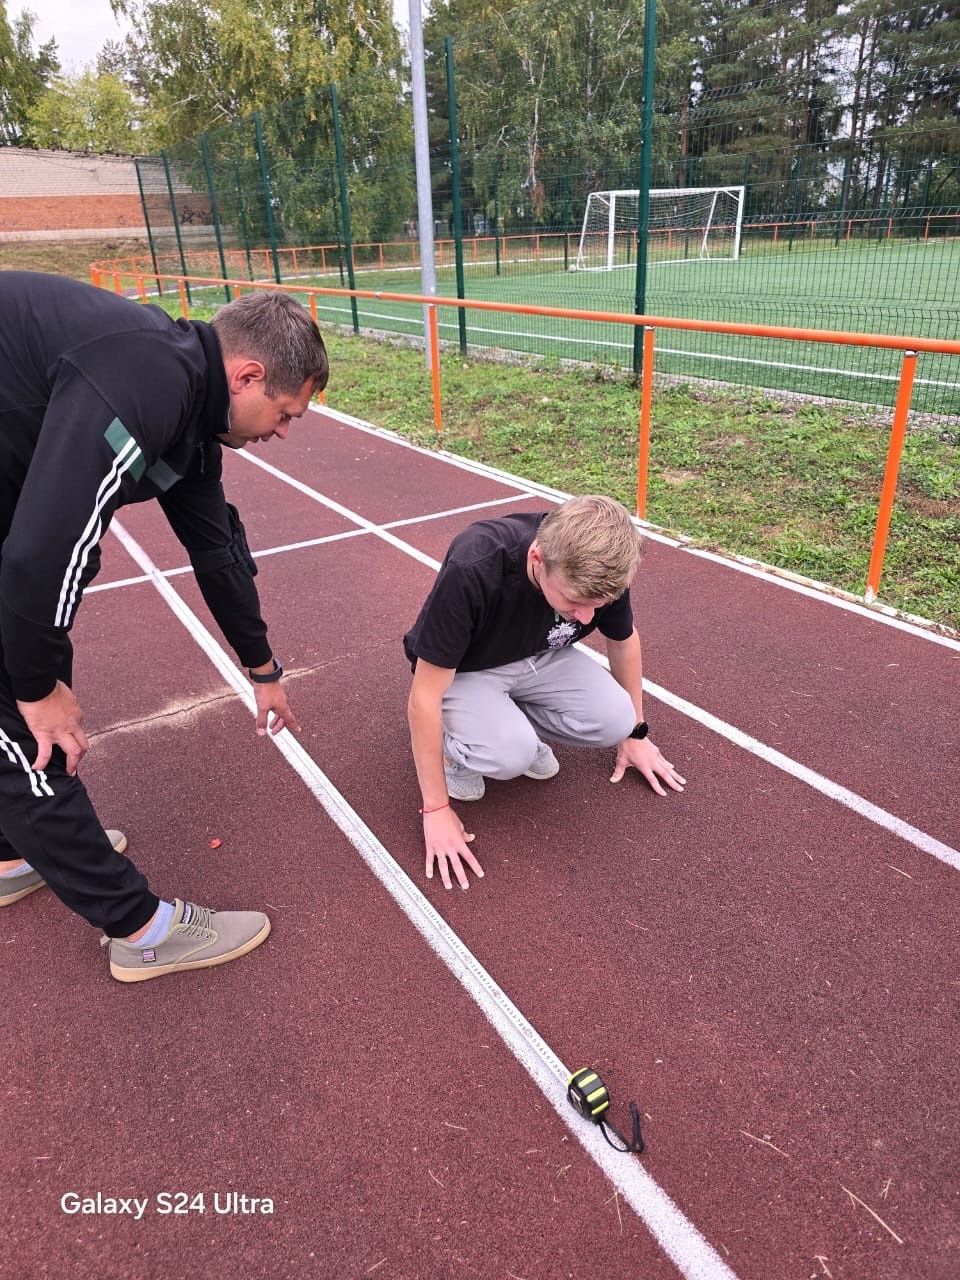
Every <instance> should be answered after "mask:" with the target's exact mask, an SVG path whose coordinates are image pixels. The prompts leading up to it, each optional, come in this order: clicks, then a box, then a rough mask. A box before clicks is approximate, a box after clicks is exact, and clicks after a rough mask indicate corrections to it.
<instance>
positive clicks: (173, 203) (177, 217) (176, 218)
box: [160, 151, 193, 302]
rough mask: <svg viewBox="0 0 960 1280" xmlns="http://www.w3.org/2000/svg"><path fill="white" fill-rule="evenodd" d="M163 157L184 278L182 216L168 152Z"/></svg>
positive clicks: (189, 299)
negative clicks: (178, 207) (179, 212)
mask: <svg viewBox="0 0 960 1280" xmlns="http://www.w3.org/2000/svg"><path fill="white" fill-rule="evenodd" d="M160 154H161V156H163V171H164V173H165V174H166V175H167V194H168V195H169V197H170V212H171V213H172V214H173V229H174V231H175V232H176V235H177V248H178V249H179V250H180V269H181V270H182V272H183V274H184V276H186V274H187V260H186V258H185V257H184V256H183V237H182V236H181V235H180V215H179V214H178V213H177V202H176V200H175V199H174V197H173V178H172V177H171V175H170V161H169V159H168V157H167V153H166V151H161V152H160ZM187 301H188V302H192V301H193V299H192V298H191V297H190V286H189V284H188V285H187Z"/></svg>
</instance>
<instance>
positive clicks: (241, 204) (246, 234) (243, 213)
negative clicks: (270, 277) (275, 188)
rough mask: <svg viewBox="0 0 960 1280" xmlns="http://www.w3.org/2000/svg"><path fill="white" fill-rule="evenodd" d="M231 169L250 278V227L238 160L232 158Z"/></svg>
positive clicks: (251, 275) (251, 274)
mask: <svg viewBox="0 0 960 1280" xmlns="http://www.w3.org/2000/svg"><path fill="white" fill-rule="evenodd" d="M233 171H234V174H235V175H236V179H237V208H238V209H239V210H240V230H241V231H242V232H243V248H244V251H245V252H246V255H247V275H248V276H249V277H250V279H251V280H252V279H253V259H252V258H251V257H250V228H249V227H248V226H247V209H246V202H245V201H244V198H243V183H242V182H241V181H240V161H239V160H234V162H233Z"/></svg>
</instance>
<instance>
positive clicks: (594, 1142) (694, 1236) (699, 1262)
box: [111, 520, 736, 1280]
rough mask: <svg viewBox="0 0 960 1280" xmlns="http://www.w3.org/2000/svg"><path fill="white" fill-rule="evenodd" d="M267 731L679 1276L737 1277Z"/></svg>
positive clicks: (170, 598) (307, 759)
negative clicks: (573, 1094)
mask: <svg viewBox="0 0 960 1280" xmlns="http://www.w3.org/2000/svg"><path fill="white" fill-rule="evenodd" d="M111 528H112V530H113V532H114V533H115V534H116V536H117V537H118V538H119V539H120V542H121V543H122V544H123V546H124V548H125V549H126V551H127V553H128V554H129V555H130V556H131V557H132V558H133V560H134V561H135V562H136V563H137V564H138V565H139V566H140V567H141V569H143V571H144V573H145V574H146V575H147V576H148V577H149V578H150V580H151V581H152V582H153V584H154V586H155V587H156V589H157V590H158V591H159V592H160V595H161V596H162V597H163V599H164V600H165V601H166V603H167V604H168V606H169V607H170V609H171V610H172V611H173V613H174V614H175V615H176V617H177V618H178V619H179V621H180V622H181V623H182V624H183V626H184V627H185V628H186V630H187V631H188V632H189V634H190V636H191V637H192V638H193V639H194V640H195V641H196V643H197V644H198V645H199V646H200V648H201V649H202V650H203V652H204V653H205V654H206V655H207V657H208V658H209V659H210V661H211V662H212V663H213V665H214V667H215V668H216V669H217V671H218V672H219V673H220V675H221V676H222V678H223V679H224V680H225V681H226V683H227V684H228V685H230V687H231V688H232V689H234V690H235V691H236V693H237V694H238V695H239V696H240V698H241V700H242V701H243V703H244V705H245V706H246V708H247V710H248V711H251V712H253V713H255V712H256V704H255V700H254V697H253V694H252V691H251V687H250V684H249V682H248V681H247V680H246V679H245V678H244V676H243V675H242V674H241V673H240V671H239V670H238V669H237V667H236V666H235V665H234V663H233V662H232V660H231V659H230V657H229V656H228V654H227V653H226V651H225V650H224V649H223V648H222V647H221V645H220V644H219V643H218V642H217V641H216V640H215V639H214V637H213V636H212V635H211V634H210V632H209V631H208V630H207V628H206V627H205V626H204V625H203V623H202V622H201V621H200V619H199V618H198V617H197V616H196V614H194V613H193V611H192V610H191V609H190V608H189V607H188V605H187V604H186V603H185V602H184V601H183V600H182V599H181V598H180V596H179V595H177V593H176V591H174V589H173V587H172V586H171V585H170V583H169V582H168V581H167V579H166V578H165V577H164V575H163V574H162V573H160V572H159V570H158V569H157V568H156V567H155V566H154V565H153V564H152V562H151V561H150V559H149V557H148V556H147V554H146V552H144V551H143V549H142V548H141V547H140V546H139V545H138V544H137V543H136V542H135V541H134V539H133V538H132V537H131V536H130V535H129V534H128V533H127V531H126V530H125V529H124V528H123V526H122V525H121V524H120V522H119V521H118V520H114V521H113V524H112V525H111ZM272 741H273V742H274V745H275V746H276V747H277V749H278V750H279V751H280V753H281V754H282V755H283V757H284V759H285V760H286V761H287V763H288V764H289V765H290V766H291V768H292V769H294V771H295V772H296V773H297V774H298V775H299V776H300V777H301V778H302V779H303V781H304V782H305V783H306V784H307V786H308V787H309V788H310V790H311V792H312V793H313V794H314V796H315V797H316V798H317V800H318V801H319V803H320V804H321V806H322V807H323V809H324V810H325V811H326V812H327V814H329V816H330V817H331V818H332V819H333V821H334V822H335V823H336V825H337V826H338V827H339V828H340V830H341V831H342V832H343V833H344V835H345V836H346V837H347V839H348V840H349V841H350V842H351V844H352V845H353V846H354V848H355V849H356V850H357V852H358V853H359V854H360V855H361V857H362V858H363V860H364V862H366V864H367V866H368V867H369V868H370V870H371V871H372V872H373V874H374V875H375V876H376V877H377V879H378V880H379V881H380V882H381V884H382V885H383V886H384V888H385V889H386V890H387V892H388V893H389V894H390V896H391V897H392V898H393V900H394V901H395V902H396V903H397V905H398V906H399V907H400V909H401V910H402V911H403V912H404V913H405V914H406V916H407V918H408V919H409V920H410V921H411V923H412V924H413V925H414V927H415V928H416V929H417V931H418V932H419V933H420V935H421V936H422V937H423V938H424V940H425V941H426V942H427V944H428V945H429V946H430V948H431V949H432V950H433V952H434V953H435V954H436V955H437V957H438V958H439V959H440V960H442V961H443V963H444V964H445V965H446V966H447V968H448V969H449V970H450V972H451V973H452V974H453V976H454V977H455V978H456V979H457V981H458V982H460V983H461V985H462V986H463V987H464V988H465V989H466V991H467V992H468V993H469V994H470V995H471V996H472V997H473V999H474V1001H475V1002H476V1003H477V1004H478V1005H479V1007H480V1009H481V1011H482V1012H483V1013H484V1015H485V1016H486V1017H487V1019H488V1020H489V1021H490V1023H491V1024H492V1026H493V1027H494V1028H495V1030H496V1031H497V1033H498V1034H499V1036H500V1037H501V1039H502V1040H503V1041H504V1043H505V1044H506V1046H507V1047H508V1048H509V1049H510V1051H511V1052H512V1053H513V1055H514V1057H515V1058H516V1059H517V1061H518V1062H519V1063H520V1065H521V1066H522V1067H523V1068H524V1069H525V1070H526V1071H527V1072H528V1073H529V1075H530V1076H531V1077H532V1079H533V1080H534V1081H535V1082H536V1084H537V1086H538V1087H539V1088H540V1090H541V1091H542V1092H543V1094H544V1096H545V1097H546V1098H547V1100H548V1101H549V1102H550V1104H551V1106H552V1107H553V1108H554V1110H555V1111H556V1112H557V1115H558V1116H559V1117H560V1119H561V1120H562V1121H563V1123H564V1124H565V1125H566V1126H567V1128H568V1129H569V1130H570V1132H571V1133H572V1134H573V1136H574V1137H575V1138H576V1139H577V1141H578V1142H579V1143H580V1144H581V1146H582V1147H583V1148H584V1149H585V1150H586V1151H587V1153H588V1154H589V1155H590V1156H591V1157H592V1158H593V1160H594V1161H595V1162H596V1163H597V1164H598V1165H599V1166H600V1168H601V1170H602V1171H603V1173H604V1174H605V1175H606V1177H607V1178H608V1179H609V1180H610V1181H611V1182H612V1183H613V1185H614V1187H615V1188H616V1189H617V1190H618V1191H619V1192H620V1193H621V1194H622V1195H623V1197H624V1200H625V1201H626V1202H627V1203H628V1204H629V1205H630V1206H631V1208H633V1210H634V1211H635V1212H636V1214H637V1215H638V1217H639V1218H640V1219H641V1220H642V1221H643V1222H644V1223H645V1224H646V1226H647V1228H648V1230H649V1231H650V1233H651V1235H652V1236H653V1237H654V1239H655V1240H656V1241H657V1243H658V1244H659V1245H660V1247H661V1248H662V1249H663V1251H664V1252H665V1253H666V1254H667V1255H668V1257H669V1258H670V1259H671V1260H672V1261H673V1263H674V1265H675V1266H676V1268H677V1270H678V1271H679V1272H680V1274H681V1275H682V1276H684V1277H685V1280H736V1276H735V1273H734V1272H733V1271H731V1269H730V1268H729V1267H728V1266H727V1264H726V1263H725V1262H724V1261H723V1259H722V1258H721V1257H720V1255H719V1254H718V1253H716V1251H715V1250H714V1249H713V1248H712V1246H711V1245H710V1244H709V1243H708V1242H707V1241H706V1240H705V1239H704V1237H703V1236H702V1235H701V1234H700V1232H699V1231H698V1230H697V1228H696V1227H695V1226H694V1225H693V1223H692V1222H690V1221H689V1219H687V1218H686V1217H685V1216H684V1214H683V1213H682V1212H681V1210H680V1209H679V1208H678V1207H677V1205H675V1204H674V1203H673V1201H672V1200H671V1199H670V1197H669V1196H668V1195H667V1193H666V1192H665V1191H664V1190H663V1189H662V1188H661V1187H660V1186H659V1185H658V1183H656V1182H655V1181H654V1179H653V1178H652V1177H651V1176H650V1175H649V1174H648V1173H647V1171H646V1170H645V1169H644V1168H643V1166H642V1165H641V1164H640V1162H639V1161H638V1160H636V1159H634V1158H633V1157H631V1156H624V1154H623V1153H619V1152H616V1151H614V1150H613V1149H612V1148H611V1147H610V1146H609V1145H608V1144H607V1142H606V1140H605V1139H604V1137H603V1135H602V1134H601V1132H600V1130H599V1128H597V1127H596V1126H593V1125H590V1124H589V1123H587V1122H586V1121H583V1122H576V1121H574V1120H573V1115H574V1113H573V1110H572V1108H571V1106H570V1103H569V1102H568V1101H567V1081H568V1079H569V1075H570V1073H569V1071H568V1069H567V1068H566V1067H565V1066H564V1064H563V1062H562V1061H561V1060H560V1059H559V1058H558V1057H557V1055H556V1054H555V1053H554V1052H553V1050H552V1049H551V1048H550V1046H549V1045H548V1044H547V1043H546V1041H545V1040H543V1039H542V1038H541V1036H540V1035H539V1034H538V1032H537V1031H536V1029H535V1028H534V1027H533V1026H532V1025H531V1024H530V1023H529V1022H528V1021H527V1019H526V1018H525V1017H524V1016H523V1014H522V1013H521V1012H520V1010H519V1009H518V1008H517V1007H516V1005H514V1004H513V1002H512V1001H511V1000H510V998H509V996H507V994H506V992H504V990H503V989H502V988H501V987H500V986H498V984H497V983H496V982H495V981H494V980H493V978H492V977H491V976H490V974H489V973H488V972H487V971H486V969H484V967H483V965H481V963H480V961H479V960H478V959H477V958H476V956H474V954H473V953H472V952H471V951H470V950H469V949H468V948H467V947H466V946H465V945H464V944H463V942H462V941H461V940H460V938H459V937H458V935H457V934H456V933H455V932H454V931H453V930H452V929H451V928H450V926H449V925H448V924H447V922H446V921H445V920H444V919H443V917H442V916H441V915H440V914H439V912H438V911H437V910H436V909H435V907H434V906H433V905H432V904H431V903H430V902H429V900H428V899H427V898H425V897H424V895H423V894H422V893H421V892H420V890H419V889H418V888H417V886H416V885H415V884H414V883H413V881H412V880H411V879H410V878H409V876H408V875H407V874H406V872H404V871H403V869H402V868H401V867H400V866H399V865H398V863H397V862H396V861H395V860H394V858H393V857H392V856H391V855H390V853H389V852H388V851H387V849H386V848H385V847H384V845H383V844H381V842H380V841H379V840H378V839H377V837H376V836H375V835H374V833H373V832H372V831H371V830H370V828H369V827H368V826H367V825H366V823H365V822H364V821H363V819H362V818H361V817H360V815H359V814H358V813H356V811H355V810H354V809H353V808H351V806H350V805H349V804H348V803H347V801H346V800H345V799H344V797H343V796H342V795H341V794H340V792H339V791H338V790H337V789H336V787H334V785H333V784H332V783H331V782H330V780H329V778H327V776H326V775H325V774H324V773H323V771H322V770H321V769H320V767H319V766H318V765H317V763H316V762H315V761H314V760H313V758H312V757H311V756H310V755H309V754H308V753H307V751H306V750H305V749H304V748H303V747H302V746H301V745H300V743H299V742H297V740H296V739H295V738H294V737H293V735H292V734H290V733H289V732H288V731H287V730H283V731H282V732H281V733H279V734H277V735H276V737H274V738H273V739H272Z"/></svg>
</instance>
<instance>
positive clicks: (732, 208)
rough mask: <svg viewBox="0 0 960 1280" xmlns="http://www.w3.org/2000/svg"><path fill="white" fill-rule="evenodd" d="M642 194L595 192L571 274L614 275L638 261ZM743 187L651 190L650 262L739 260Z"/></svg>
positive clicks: (648, 245) (585, 216) (588, 204)
mask: <svg viewBox="0 0 960 1280" xmlns="http://www.w3.org/2000/svg"><path fill="white" fill-rule="evenodd" d="M639 207H640V192H639V191H591V192H590V194H589V196H588V197H587V208H586V211H585V213H584V215H583V229H582V230H581V232H580V247H579V249H578V251H577V259H576V262H575V263H573V264H572V265H571V267H570V270H571V271H612V270H613V269H614V268H615V267H626V266H629V265H630V264H631V263H635V262H636V260H637V221H638V216H637V215H638V210H639ZM742 225H743V187H665V188H663V189H656V190H654V189H651V191H650V224H649V230H648V238H647V261H648V262H649V263H654V262H693V261H698V260H700V259H702V258H719V259H728V260H733V259H736V258H738V257H739V256H740V230H741V227H742Z"/></svg>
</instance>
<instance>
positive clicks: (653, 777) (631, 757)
mask: <svg viewBox="0 0 960 1280" xmlns="http://www.w3.org/2000/svg"><path fill="white" fill-rule="evenodd" d="M628 769H636V770H638V772H640V773H642V774H643V776H644V777H645V778H646V780H647V782H649V783H650V786H651V787H652V788H653V789H654V791H655V792H656V793H657V795H658V796H665V795H666V794H667V793H666V792H665V791H664V789H663V787H661V785H660V782H659V779H660V778H662V779H663V780H664V782H665V783H666V784H667V786H668V787H671V788H672V789H673V790H674V791H682V790H683V788H684V786H685V785H686V781H687V780H686V778H681V777H680V775H679V773H677V771H676V769H674V767H673V765H672V764H670V762H669V761H668V760H664V758H663V756H662V755H661V754H660V748H659V747H658V746H657V745H656V744H655V743H653V742H651V741H650V739H649V738H639V739H638V738H624V740H623V742H621V743H620V745H619V747H617V763H616V765H615V766H614V770H613V775H612V777H611V778H610V781H611V782H619V781H620V779H621V778H622V777H623V775H624V774H625V773H626V771H627V770H628Z"/></svg>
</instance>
